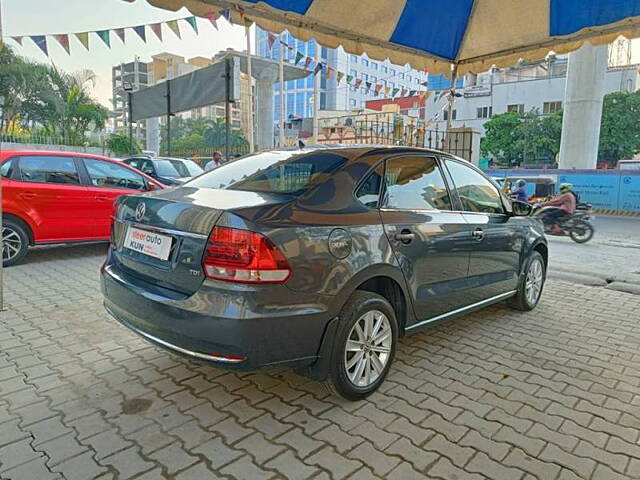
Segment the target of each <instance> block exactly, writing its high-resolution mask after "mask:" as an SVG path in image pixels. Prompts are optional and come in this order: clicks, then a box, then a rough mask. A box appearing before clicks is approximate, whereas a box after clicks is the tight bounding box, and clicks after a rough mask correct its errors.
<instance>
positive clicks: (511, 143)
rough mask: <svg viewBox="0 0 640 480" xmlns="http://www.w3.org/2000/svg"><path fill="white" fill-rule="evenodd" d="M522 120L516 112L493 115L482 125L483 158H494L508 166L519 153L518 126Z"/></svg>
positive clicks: (481, 150)
mask: <svg viewBox="0 0 640 480" xmlns="http://www.w3.org/2000/svg"><path fill="white" fill-rule="evenodd" d="M521 123H522V120H521V118H520V115H518V114H517V113H516V112H506V113H500V114H497V115H494V116H493V117H491V120H489V121H487V122H486V123H485V124H484V129H485V137H484V138H483V139H482V141H481V142H480V152H481V154H482V155H483V156H494V157H495V158H496V159H497V160H498V162H499V163H503V162H506V163H507V164H509V163H510V162H511V161H513V160H515V159H516V158H517V157H518V154H519V153H520V145H519V144H518V142H519V140H520V124H521Z"/></svg>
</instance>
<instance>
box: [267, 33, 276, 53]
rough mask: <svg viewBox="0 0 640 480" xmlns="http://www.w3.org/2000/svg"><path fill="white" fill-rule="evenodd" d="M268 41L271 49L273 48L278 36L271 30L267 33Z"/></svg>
mask: <svg viewBox="0 0 640 480" xmlns="http://www.w3.org/2000/svg"><path fill="white" fill-rule="evenodd" d="M267 43H268V44H269V50H271V49H272V48H273V44H274V43H276V36H275V35H274V34H273V33H271V32H269V33H268V34H267Z"/></svg>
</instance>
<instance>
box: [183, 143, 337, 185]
mask: <svg viewBox="0 0 640 480" xmlns="http://www.w3.org/2000/svg"><path fill="white" fill-rule="evenodd" d="M346 161H347V157H344V156H342V155H339V154H338V153H335V152H330V151H317V150H315V151H312V152H309V151H307V152H300V151H291V152H285V151H276V152H264V153H258V154H256V155H251V156H248V157H243V158H239V159H237V160H234V161H231V162H229V163H226V164H223V165H222V166H220V167H218V168H216V169H215V170H212V171H210V172H208V173H206V174H204V175H202V176H200V177H198V178H196V179H195V180H192V181H190V182H188V183H187V184H186V185H188V186H192V187H198V188H219V189H224V190H243V191H248V192H265V193H283V194H299V193H301V192H303V191H305V190H307V189H309V188H310V187H312V186H314V185H317V184H319V183H322V182H324V181H325V180H326V179H327V178H328V177H329V176H330V175H331V174H332V173H333V172H335V171H336V170H338V169H339V168H340V167H341V166H342V165H344V163H345V162H346Z"/></svg>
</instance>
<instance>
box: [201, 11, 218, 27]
mask: <svg viewBox="0 0 640 480" xmlns="http://www.w3.org/2000/svg"><path fill="white" fill-rule="evenodd" d="M205 18H206V19H208V20H209V21H210V22H211V25H213V27H214V28H215V29H216V30H218V19H219V18H220V14H219V13H218V12H209V13H207V14H205Z"/></svg>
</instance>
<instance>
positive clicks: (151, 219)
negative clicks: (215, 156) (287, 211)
mask: <svg viewBox="0 0 640 480" xmlns="http://www.w3.org/2000/svg"><path fill="white" fill-rule="evenodd" d="M286 200H288V197H284V196H277V195H263V194H255V193H252V192H244V191H233V190H215V189H209V188H201V189H198V188H192V187H189V186H184V187H177V188H175V189H170V190H163V191H158V192H153V193H151V194H142V195H128V196H125V197H121V198H120V199H119V201H118V215H117V218H116V219H115V220H114V229H113V238H112V242H113V244H114V255H115V257H116V259H117V261H118V263H119V264H120V266H121V268H122V269H123V270H124V271H125V272H126V273H128V274H131V275H134V276H136V277H138V278H140V279H142V280H145V281H148V282H151V283H154V284H156V285H159V286H162V287H164V288H169V289H172V290H175V291H178V292H181V293H183V294H192V293H194V292H195V291H196V290H197V289H198V288H199V287H200V285H201V284H202V282H203V281H204V273H203V271H202V256H203V253H204V251H205V248H206V245H207V240H208V237H209V234H210V232H211V230H212V228H213V227H214V226H215V224H216V222H217V221H218V219H219V218H220V216H221V215H222V213H223V212H224V211H239V210H243V209H247V208H248V209H253V208H254V207H257V206H262V205H267V204H276V203H281V202H283V201H286Z"/></svg>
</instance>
